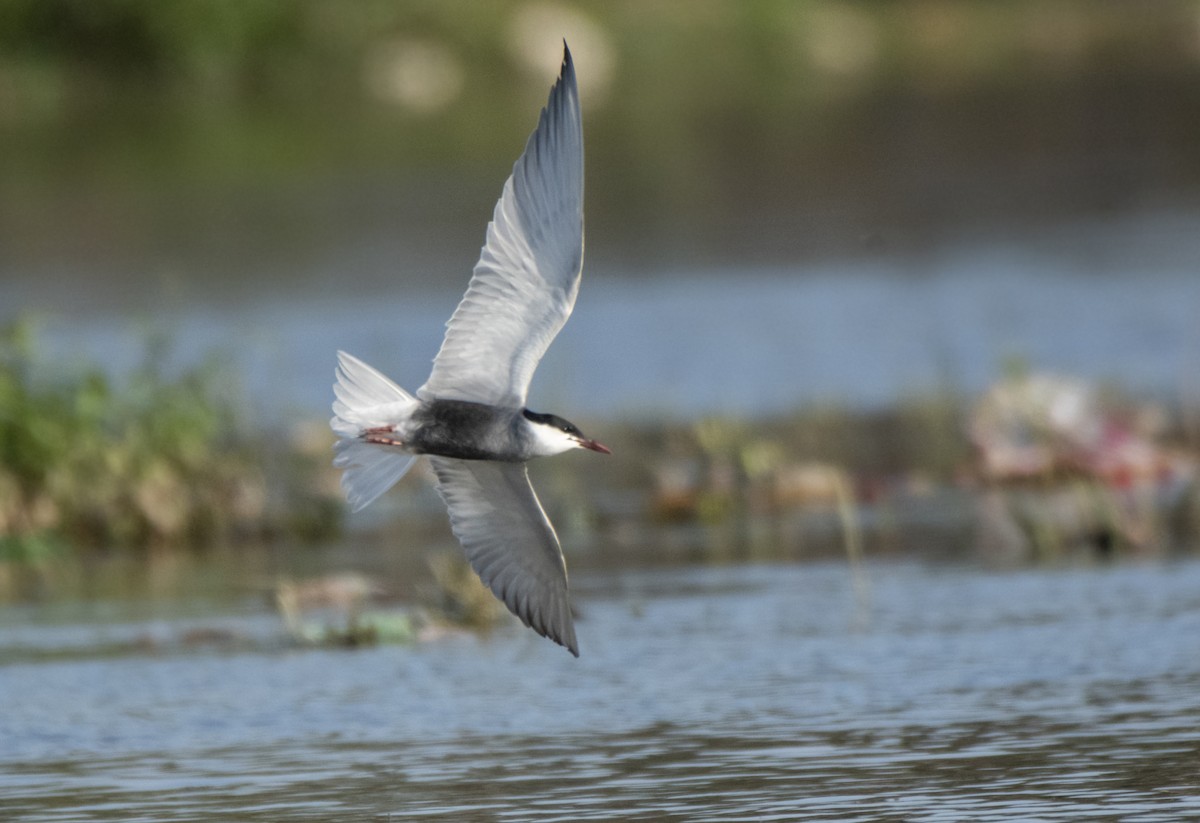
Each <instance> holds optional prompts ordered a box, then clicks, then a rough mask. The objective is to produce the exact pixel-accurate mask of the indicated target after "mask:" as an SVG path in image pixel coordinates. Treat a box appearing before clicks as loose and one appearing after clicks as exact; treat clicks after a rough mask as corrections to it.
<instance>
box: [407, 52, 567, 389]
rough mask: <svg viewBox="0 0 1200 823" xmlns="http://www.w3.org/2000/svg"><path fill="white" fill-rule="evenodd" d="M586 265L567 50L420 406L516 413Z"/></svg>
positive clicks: (448, 326)
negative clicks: (486, 407) (463, 405)
mask: <svg viewBox="0 0 1200 823" xmlns="http://www.w3.org/2000/svg"><path fill="white" fill-rule="evenodd" d="M582 266H583V125H582V123H581V121H580V115H579V90H578V88H577V87H576V84H575V67H574V65H573V64H572V62H571V52H570V51H568V50H566V44H565V43H564V44H563V64H562V72H561V73H560V75H559V78H558V82H557V83H555V85H554V88H553V89H551V90H550V99H549V102H547V104H546V108H544V109H542V114H541V118H540V119H539V120H538V126H537V129H536V130H535V131H534V132H533V134H532V135H531V136H530V137H529V142H528V143H526V145H525V151H524V153H523V154H522V155H521V157H520V158H519V159H518V160H517V162H516V164H515V165H514V166H513V171H512V175H511V176H510V177H509V178H508V180H507V182H505V184H504V193H503V194H502V195H501V196H500V201H499V202H498V203H497V204H496V211H495V214H494V215H493V216H492V222H491V223H490V224H489V225H488V230H487V242H486V243H485V245H484V247H483V252H482V254H481V255H480V258H479V262H478V263H476V264H475V271H474V274H473V275H472V276H471V282H470V285H468V287H467V293H466V295H464V297H463V299H462V302H460V303H459V304H458V308H457V309H455V311H454V314H453V315H452V316H451V318H450V321H449V322H448V323H447V324H446V337H445V340H443V341H442V348H441V350H440V351H439V352H438V355H437V357H436V358H434V361H433V372H432V373H431V374H430V375H429V380H427V381H426V383H425V385H424V386H422V387H421V388H420V389H419V390H418V391H417V396H418V397H421V398H422V399H429V398H434V397H437V398H442V399H450V400H471V401H475V402H479V403H490V404H492V405H497V406H507V407H510V408H521V407H523V406H524V405H525V395H526V392H527V391H528V389H529V381H530V380H531V379H532V377H533V372H534V369H536V368H537V364H538V362H539V361H540V360H541V359H542V355H544V354H545V353H546V349H547V348H548V347H549V346H550V343H551V341H552V340H554V337H555V335H557V334H558V332H559V330H560V329H561V328H562V327H563V324H564V323H566V322H567V318H568V317H569V316H570V315H571V309H572V308H574V306H575V295H576V294H577V293H578V292H579V273H580V270H581V268H582Z"/></svg>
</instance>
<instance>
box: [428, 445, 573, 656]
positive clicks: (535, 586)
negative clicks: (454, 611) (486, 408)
mask: <svg viewBox="0 0 1200 823" xmlns="http://www.w3.org/2000/svg"><path fill="white" fill-rule="evenodd" d="M429 462H430V464H431V465H432V466H433V471H434V473H435V474H437V479H438V483H437V487H438V492H439V493H440V494H441V496H442V499H443V500H444V501H446V507H447V508H448V509H449V510H450V527H451V528H452V529H453V530H454V536H455V537H457V538H458V541H459V542H460V543H462V546H463V548H464V549H465V550H466V552H467V559H468V560H469V561H470V562H471V566H472V568H474V569H475V572H476V573H477V574H478V575H479V578H480V579H481V580H483V582H484V583H486V584H487V586H488V588H490V589H491V590H492V592H493V593H495V595H496V596H497V597H499V598H500V599H501V600H503V601H504V605H506V606H508V610H509V611H511V612H512V613H513V614H515V615H516V616H517V617H519V618H521V620H522V621H523V622H524V623H525V625H526V626H529V627H530V628H531V629H533V630H534V631H535V632H537V633H538V634H540V635H542V636H544V637H548V638H550V639H551V640H553V641H554V642H555V643H558V644H559V645H561V646H566V647H567V649H568V650H569V651H570V652H571V654H573V655H575V656H576V657H578V656H579V646H578V644H577V643H576V642H575V624H574V622H573V621H572V619H571V603H570V599H569V597H568V594H567V566H566V562H565V561H564V560H563V556H562V549H561V548H559V545H558V538H557V537H556V536H555V534H554V527H553V526H551V525H550V521H549V520H548V519H547V518H546V513H545V512H544V511H542V506H541V504H540V503H538V499H537V496H536V495H535V494H534V493H533V487H532V486H530V485H529V475H528V474H527V473H526V471H525V464H524V463H496V462H492V461H488V460H457V459H454V458H451V457H432V456H431V457H430V458H429Z"/></svg>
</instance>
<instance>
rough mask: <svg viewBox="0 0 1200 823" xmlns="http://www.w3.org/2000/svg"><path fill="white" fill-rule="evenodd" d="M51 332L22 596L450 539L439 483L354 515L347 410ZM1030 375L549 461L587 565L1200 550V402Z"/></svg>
mask: <svg viewBox="0 0 1200 823" xmlns="http://www.w3.org/2000/svg"><path fill="white" fill-rule="evenodd" d="M35 340H36V336H35V335H34V334H33V331H32V328H31V325H30V323H29V322H28V321H21V322H18V323H16V324H14V325H12V326H11V327H9V328H8V329H7V330H6V331H5V332H4V333H3V335H0V597H18V598H19V597H22V596H28V595H30V594H31V593H37V592H46V591H50V590H53V588H54V581H55V578H56V576H58V575H59V574H60V573H61V567H63V566H64V565H66V566H70V565H71V564H73V563H80V562H84V563H86V562H94V561H96V560H97V559H98V558H105V557H111V556H114V555H118V556H129V557H135V558H137V557H140V558H144V559H147V560H149V559H153V558H158V557H163V556H170V555H173V554H179V553H184V554H204V553H205V552H212V551H253V550H254V549H255V548H256V547H263V546H271V545H288V546H304V545H312V546H317V545H333V544H336V543H338V542H339V541H341V542H345V541H352V542H357V543H366V544H372V543H379V544H390V543H394V542H396V539H397V536H398V535H401V534H407V535H408V536H409V537H408V539H407V540H405V541H403V542H409V543H411V542H412V538H411V535H413V534H417V535H420V536H421V537H422V539H425V540H426V541H427V542H432V543H437V541H438V540H439V539H441V538H445V535H441V538H439V536H438V535H439V534H440V532H439V524H441V521H442V520H444V517H443V516H442V514H441V512H440V509H439V507H438V506H437V505H436V500H435V499H434V498H433V496H432V494H431V493H430V492H429V488H426V487H427V486H428V485H429V484H428V483H426V482H425V481H426V480H427V478H424V477H422V476H421V473H420V472H415V473H414V478H413V479H411V480H410V479H406V480H405V481H404V483H402V484H401V486H400V490H399V491H396V492H393V493H391V494H390V495H389V496H388V498H385V500H384V501H383V502H384V505H383V506H381V507H380V511H379V512H378V513H376V514H374V515H373V516H372V517H369V518H362V520H363V521H364V522H365V523H366V525H359V524H353V523H350V522H348V521H347V519H346V517H345V506H344V504H343V502H342V499H341V493H340V490H339V488H338V478H337V472H336V471H335V470H334V469H333V468H332V467H331V465H330V454H331V450H330V449H331V446H332V443H333V436H332V434H331V433H330V432H329V431H328V429H327V426H326V425H325V422H324V421H323V420H322V421H311V420H306V421H297V422H296V423H295V424H294V426H293V429H292V436H291V437H289V438H281V439H279V440H277V441H272V442H271V443H267V442H266V441H264V440H263V439H262V438H260V437H258V436H257V435H258V434H259V433H257V432H255V431H252V430H251V429H249V428H247V427H246V425H245V424H244V421H242V420H239V419H238V414H237V413H236V412H235V408H236V403H235V402H234V401H235V397H234V396H233V393H232V392H231V391H230V390H229V388H228V387H229V386H231V385H236V380H234V379H233V378H234V377H235V376H234V375H230V374H228V373H227V370H225V369H223V368H222V367H221V366H220V365H219V363H218V362H217V361H216V359H215V358H213V359H210V360H209V361H208V362H206V363H203V364H201V365H199V366H197V367H194V368H190V369H186V370H184V371H182V372H180V373H178V374H168V373H167V371H166V370H165V369H164V368H163V366H162V363H163V362H164V359H165V356H166V353H167V351H168V348H169V347H168V345H167V343H166V341H165V340H162V339H159V338H154V339H152V340H150V341H149V342H148V343H147V345H146V350H145V355H144V359H143V363H142V365H141V366H140V367H138V368H137V369H135V370H134V371H133V373H132V374H130V375H129V376H128V377H126V378H125V379H123V380H114V379H113V378H111V377H107V376H105V374H104V372H103V371H102V370H101V369H100V368H99V367H97V366H96V365H94V364H88V363H78V364H75V365H73V366H71V367H69V368H64V369H60V370H58V371H54V370H51V369H50V368H49V367H48V365H47V364H46V363H44V362H43V361H42V359H41V358H40V357H39V355H38V352H37V350H36V344H35ZM1010 372H1011V374H1010V376H1009V377H1006V378H1004V379H1002V380H1000V381H997V383H996V385H995V386H993V388H992V389H991V390H990V391H989V392H988V393H986V394H985V395H983V396H981V397H975V398H968V397H962V396H960V395H958V394H956V393H954V392H951V391H941V392H934V393H930V394H927V395H923V396H916V397H912V398H907V399H904V400H901V401H900V402H899V403H898V404H897V405H896V406H895V407H893V408H890V409H886V410H878V411H854V410H849V409H841V408H835V407H828V408H809V409H803V410H798V411H796V412H794V413H793V414H790V415H785V416H779V417H774V418H770V419H761V420H736V419H730V418H706V419H700V420H696V421H692V422H685V421H680V422H672V423H663V424H657V425H631V424H627V423H624V424H605V423H603V422H602V421H585V422H587V423H588V424H589V427H590V429H595V430H597V431H601V430H602V431H604V432H605V434H604V437H605V441H606V442H607V443H609V444H610V445H611V447H612V448H613V450H614V455H613V457H612V458H610V459H608V460H605V461H596V463H595V465H588V466H587V467H586V468H585V467H583V466H581V465H580V464H579V463H578V462H577V461H572V460H565V461H556V462H553V463H550V464H545V465H543V464H534V466H533V468H532V471H534V472H535V474H541V475H542V478H543V479H542V480H541V481H540V483H539V485H540V486H541V487H542V488H544V489H546V490H547V492H546V493H544V495H543V497H544V498H545V499H544V501H543V502H544V505H545V506H546V507H547V509H548V510H549V511H550V513H551V515H552V517H553V518H554V520H555V522H558V523H560V524H561V525H560V532H561V533H562V535H563V537H564V543H565V544H566V545H567V547H568V554H569V555H570V557H571V560H572V563H579V564H582V565H584V566H586V565H588V564H593V563H600V564H601V565H603V563H605V562H613V563H636V564H643V565H645V564H655V563H666V562H675V561H681V560H685V561H716V562H721V561H732V560H754V559H759V560H790V559H798V558H813V557H838V556H841V557H847V556H848V557H849V558H850V560H851V561H852V562H857V560H858V559H859V558H860V557H861V556H862V555H863V554H866V555H867V556H880V555H885V556H886V555H898V554H904V553H914V552H915V553H918V554H931V555H936V556H941V557H947V558H971V557H974V558H975V559H978V560H982V561H983V562H987V563H995V564H1001V565H1011V564H1015V563H1027V562H1061V561H1064V560H1067V559H1070V558H1079V557H1086V558H1090V559H1094V558H1101V559H1104V558H1109V557H1115V556H1137V555H1158V556H1163V555H1169V554H1172V553H1179V552H1188V551H1194V550H1195V547H1196V545H1197V543H1198V541H1197V537H1198V536H1200V494H1198V493H1197V488H1196V485H1197V484H1196V481H1195V477H1196V470H1195V466H1196V462H1197V454H1200V450H1198V448H1197V443H1196V440H1195V432H1194V431H1193V430H1191V429H1190V428H1189V425H1188V424H1189V421H1190V422H1192V423H1194V421H1195V420H1196V419H1198V418H1197V416H1196V415H1195V414H1194V413H1193V414H1192V415H1191V416H1189V417H1184V418H1182V419H1176V420H1172V419H1171V415H1170V414H1168V412H1167V410H1166V409H1165V408H1163V407H1162V406H1160V405H1158V404H1156V403H1148V402H1145V401H1140V400H1136V399H1134V398H1131V397H1129V396H1127V395H1124V394H1123V393H1121V392H1119V391H1117V390H1116V389H1109V388H1101V387H1094V386H1089V385H1087V384H1083V383H1081V382H1079V381H1072V380H1069V379H1066V378H1055V377H1051V376H1045V375H1037V374H1030V373H1026V372H1025V371H1024V370H1023V369H1022V368H1021V367H1020V366H1012V367H1010ZM443 525H444V524H443ZM441 531H445V530H444V529H441ZM601 559H603V560H601ZM438 562H439V563H440V562H441V561H438ZM56 569H57V570H58V571H56ZM67 576H68V577H69V576H70V575H69V574H68V575H67ZM434 576H435V577H441V578H443V579H450V578H452V577H453V573H452V571H451V570H450V569H448V568H440V569H439V570H438V571H437V573H436V574H435V575H434ZM464 596H469V595H464Z"/></svg>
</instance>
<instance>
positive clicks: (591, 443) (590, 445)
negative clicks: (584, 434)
mask: <svg viewBox="0 0 1200 823" xmlns="http://www.w3.org/2000/svg"><path fill="white" fill-rule="evenodd" d="M579 445H581V446H583V447H584V448H585V449H591V450H592V451H594V452H600V453H601V454H612V449H610V448H609V447H608V446H606V445H604V444H603V443H597V442H596V441H595V440H580V441H579Z"/></svg>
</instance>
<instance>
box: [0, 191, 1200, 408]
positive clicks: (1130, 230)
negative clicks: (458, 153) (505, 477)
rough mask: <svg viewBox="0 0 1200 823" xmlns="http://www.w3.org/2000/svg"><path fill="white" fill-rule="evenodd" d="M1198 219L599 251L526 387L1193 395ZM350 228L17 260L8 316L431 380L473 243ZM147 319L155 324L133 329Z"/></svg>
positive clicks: (239, 365) (719, 400)
mask: <svg viewBox="0 0 1200 823" xmlns="http://www.w3.org/2000/svg"><path fill="white" fill-rule="evenodd" d="M1197 226H1200V213H1195V212H1155V213H1149V214H1135V215H1132V216H1124V217H1122V218H1120V219H1113V220H1110V221H1102V222H1093V223H1087V224H1080V225H1075V226H1069V227H1066V228H1063V227H1059V228H1056V229H1055V230H1053V231H1050V230H1047V231H1046V232H1045V233H1044V234H1043V235H1038V236H1033V235H1028V234H1027V235H1024V236H1022V237H1020V238H1011V239H1009V240H1008V241H1000V240H989V241H987V242H983V241H969V240H966V239H961V240H959V241H957V242H955V243H950V244H947V245H946V246H944V247H941V248H939V249H936V250H931V251H930V252H928V253H926V254H924V255H917V256H913V255H907V256H881V257H878V258H875V259H869V258H863V259H857V260H839V261H827V262H811V261H810V262H805V263H797V264H795V265H787V266H779V265H776V266H754V265H746V266H729V265H719V266H712V267H709V268H705V267H686V268H672V267H671V266H670V265H666V266H656V267H654V268H653V269H652V270H648V271H645V272H623V273H621V272H618V271H615V270H613V269H612V267H611V266H610V267H609V268H607V269H606V267H605V261H604V259H603V258H598V259H597V257H595V256H589V258H588V263H587V270H586V273H585V281H584V285H583V288H582V291H581V293H580V300H579V304H578V306H577V308H576V311H575V314H574V316H573V317H572V320H571V322H570V323H568V324H567V326H566V328H565V329H564V330H563V332H562V334H561V335H560V337H559V339H558V340H557V341H556V343H555V344H554V346H552V347H551V349H550V351H549V353H548V354H547V356H546V358H545V360H544V361H543V363H542V365H541V367H540V368H539V370H538V373H537V375H536V376H535V380H534V385H533V390H532V392H531V396H530V402H531V403H532V404H534V407H535V408H540V409H550V410H554V411H557V412H560V413H562V414H564V415H565V416H567V417H569V418H571V419H577V418H580V419H583V420H586V419H587V418H588V417H592V418H595V417H600V416H606V417H611V416H612V415H641V414H647V413H653V414H674V415H683V416H694V415H698V414H709V413H735V414H768V413H775V412H781V411H784V412H786V411H789V410H791V409H794V408H795V407H796V406H797V405H803V404H807V403H819V402H838V403H845V404H847V405H850V406H857V407H861V406H884V405H888V404H892V403H895V402H896V401H897V400H899V399H903V398H905V397H908V396H911V395H913V394H919V393H921V392H928V391H930V390H932V389H936V388H943V387H946V386H950V387H953V388H957V389H960V390H962V391H964V392H977V391H980V390H981V389H983V388H985V387H986V386H987V385H988V384H989V383H990V382H992V381H993V380H995V379H996V378H997V377H998V376H999V375H1000V373H1001V371H1002V367H1003V364H1004V362H1005V361H1006V360H1007V359H1009V358H1011V357H1013V356H1017V357H1020V358H1024V359H1025V360H1026V361H1027V362H1028V363H1029V364H1030V365H1031V366H1033V367H1035V368H1040V369H1049V370H1053V371H1059V372H1065V373H1068V374H1075V375H1079V376H1082V377H1087V378H1094V379H1102V380H1115V381H1117V382H1119V383H1120V384H1122V385H1124V386H1126V387H1128V388H1131V389H1133V390H1135V391H1148V392H1152V393H1156V394H1159V395H1160V396H1162V397H1164V398H1165V399H1167V400H1168V401H1170V402H1172V403H1174V402H1175V401H1176V400H1178V399H1179V398H1180V395H1181V393H1182V394H1183V395H1184V396H1185V397H1186V398H1187V399H1192V395H1193V394H1195V393H1196V392H1197V391H1198V387H1200V370H1198V369H1197V366H1196V364H1197V363H1198V362H1200V331H1198V328H1200V327H1198V326H1197V324H1196V322H1195V318H1196V317H1197V315H1198V314H1200V277H1197V276H1196V272H1197V271H1198V270H1200V230H1197ZM352 240H353V241H354V242H353V243H350V241H348V243H349V245H348V247H347V248H346V249H345V250H344V253H337V252H330V253H329V255H327V256H323V257H314V258H312V259H307V260H305V261H304V262H303V263H299V264H297V265H298V266H299V267H300V268H301V270H300V271H296V270H295V269H293V268H285V269H276V268H270V267H267V268H264V269H262V270H255V271H253V272H252V273H246V274H245V275H244V276H243V277H242V278H241V279H240V280H238V281H237V282H236V283H228V282H225V281H223V280H222V281H216V285H214V284H213V283H212V282H210V281H211V278H210V277H209V276H208V275H207V274H205V275H204V276H201V275H199V274H197V275H196V276H195V277H194V278H192V279H187V278H183V279H181V280H180V281H179V282H177V283H175V284H174V285H173V286H170V287H167V286H163V285H162V284H158V286H154V285H151V284H145V283H141V284H136V287H134V286H127V287H124V288H117V287H110V286H111V284H110V283H109V281H108V280H106V279H104V278H100V279H97V278H95V277H93V276H92V272H91V271H90V269H82V270H63V271H56V272H55V273H54V276H45V275H41V274H39V273H37V272H34V273H32V274H28V276H25V277H21V276H19V275H17V276H13V275H12V274H11V273H9V276H7V277H3V276H0V321H2V320H3V318H4V317H5V316H6V315H7V314H9V313H11V311H13V310H14V307H22V306H24V307H31V308H35V309H39V310H41V311H44V312H47V313H48V314H47V316H46V330H47V337H48V342H49V344H50V346H49V348H50V349H51V351H52V352H53V353H54V355H55V356H56V357H57V358H59V359H60V360H63V361H66V362H72V361H73V360H77V359H78V358H80V357H81V356H84V357H86V358H87V359H88V360H89V361H93V362H95V361H99V362H103V363H106V364H109V365H111V366H112V367H113V368H114V369H115V370H118V371H119V370H121V369H122V368H128V367H130V366H131V365H133V364H134V363H136V362H137V360H138V358H139V356H140V355H139V352H140V351H141V349H142V348H143V344H144V336H145V334H144V333H145V327H146V325H148V326H151V327H154V326H157V327H158V328H161V329H167V330H169V331H170V336H171V340H172V342H173V343H174V345H175V346H176V349H177V351H178V354H179V356H180V358H181V359H184V360H196V359H198V358H200V357H201V356H202V355H203V354H205V353H209V352H212V351H214V350H216V351H219V352H222V353H223V354H224V355H225V356H227V357H228V358H229V359H230V360H231V361H232V362H233V363H234V364H235V366H236V368H235V370H234V373H235V374H237V375H240V376H242V377H243V378H244V381H245V385H246V387H247V393H248V395H249V399H250V402H251V405H252V411H253V413H254V414H255V415H256V416H257V417H258V418H260V419H265V420H268V421H275V420H279V419H286V420H291V419H294V418H295V417H296V416H297V415H299V416H304V417H307V418H313V419H323V418H324V417H326V416H327V415H328V407H329V403H330V402H331V393H330V392H331V390H330V383H331V380H332V378H331V375H332V371H333V365H334V352H335V351H336V350H337V349H346V350H348V351H351V352H353V353H355V354H357V355H358V356H359V357H361V358H363V359H365V360H366V361H367V362H370V363H372V364H373V365H376V366H378V367H379V368H381V369H383V370H384V371H386V372H387V373H388V374H390V375H391V376H392V377H393V378H394V379H396V380H397V381H398V382H399V383H401V384H402V385H405V386H407V387H409V388H410V389H415V388H417V387H418V386H419V385H421V383H423V382H424V380H425V378H426V377H427V376H428V373H429V365H430V361H431V360H432V358H433V356H434V354H435V353H436V352H437V349H438V346H439V345H440V343H441V339H442V333H443V324H444V322H445V320H446V319H447V318H448V317H449V316H450V314H451V312H452V311H453V309H454V306H455V305H456V303H457V301H458V299H459V297H460V296H461V295H462V292H463V289H464V288H465V286H466V282H467V277H468V272H469V267H470V263H469V262H464V261H469V259H470V258H471V256H472V252H473V251H474V246H473V245H471V246H469V247H468V248H467V249H466V250H465V251H464V252H463V254H461V255H459V257H461V258H462V259H459V257H456V258H454V259H453V260H443V261H440V262H436V263H434V262H429V261H426V262H425V263H424V264H422V265H420V266H413V267H412V268H411V269H408V268H405V266H403V265H401V264H399V263H398V262H397V256H398V255H399V252H397V251H395V250H392V251H391V252H388V253H385V252H383V251H379V252H371V253H368V252H365V251H364V250H363V248H362V245H363V244H361V242H360V241H361V238H352ZM365 246H366V248H367V249H368V250H369V249H372V248H374V247H373V246H371V244H365ZM388 248H389V249H391V247H388ZM430 272H437V275H438V276H436V277H434V276H433V275H431V274H430ZM2 273H3V272H0V274H2ZM431 281H435V282H436V283H437V285H435V282H431ZM164 291H165V292H166V294H165V295H164V294H163V292H164ZM114 293H115V294H117V295H119V297H120V299H119V300H117V301H116V303H115V304H114V302H113V301H114V297H113V294H114ZM171 295H173V297H172V296H171ZM139 316H141V317H144V318H146V323H145V325H142V326H141V327H138V326H135V327H133V328H131V326H130V318H131V317H139Z"/></svg>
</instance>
